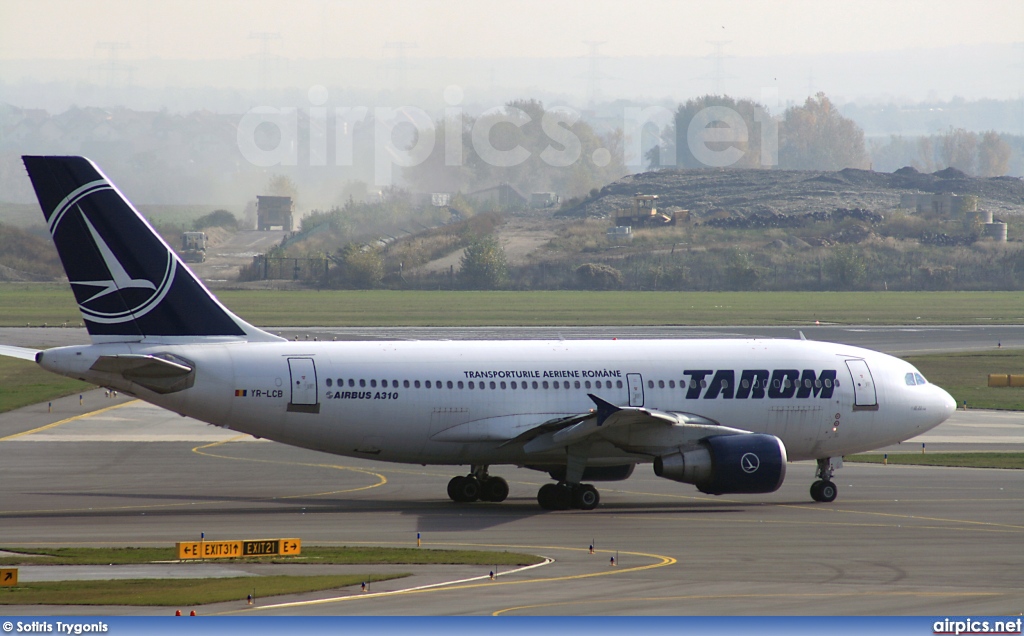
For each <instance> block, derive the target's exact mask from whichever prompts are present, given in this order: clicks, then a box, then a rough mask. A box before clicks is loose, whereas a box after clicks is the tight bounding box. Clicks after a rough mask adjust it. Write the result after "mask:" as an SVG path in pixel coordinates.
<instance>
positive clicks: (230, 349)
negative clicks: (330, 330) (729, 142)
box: [0, 157, 955, 510]
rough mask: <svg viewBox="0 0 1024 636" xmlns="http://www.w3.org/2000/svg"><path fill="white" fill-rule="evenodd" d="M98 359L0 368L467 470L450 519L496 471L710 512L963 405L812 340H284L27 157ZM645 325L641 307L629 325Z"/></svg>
mask: <svg viewBox="0 0 1024 636" xmlns="http://www.w3.org/2000/svg"><path fill="white" fill-rule="evenodd" d="M24 162H25V167H26V168H27V169H28V174H29V177H30V178H31V180H32V185H33V187H34V188H35V191H36V195H37V196H38V198H39V204H40V206H41V207H42V210H43V213H44V215H45V217H46V221H47V223H48V226H49V230H50V234H51V235H52V236H53V240H54V243H55V244H56V246H57V251H58V252H59V254H60V258H61V261H62V262H63V264H64V269H65V271H66V272H67V275H68V280H69V281H70V283H71V288H72V290H73V291H74V294H75V299H76V300H77V302H78V306H79V309H80V310H81V312H82V316H83V317H84V320H85V325H86V328H87V329H88V332H89V336H90V338H91V341H92V344H90V345H86V346H72V347H58V348H54V349H48V350H45V351H35V350H32V349H24V348H20V347H10V346H8V347H0V353H2V354H4V355H11V356H16V357H21V358H25V359H30V360H35V361H36V362H37V363H38V364H39V365H40V366H42V367H43V368H44V369H47V370H49V371H52V372H54V373H59V374H61V375H66V376H69V377H73V378H78V379H81V380H85V381H86V382H91V383H93V384H97V385H100V386H105V387H110V388H113V389H116V390H118V391H122V392H124V393H127V394H130V395H134V396H137V397H139V398H141V399H143V400H145V401H147V402H151V403H153V404H156V405H158V406H161V407H163V408H166V409H169V410H171V411H174V412H176V413H180V414H181V415H187V416H189V417H193V418H196V419H198V420H202V421H204V422H208V423H210V424H213V425H216V426H221V427H225V428H229V429H232V430H235V431H240V432H243V433H248V434H251V435H254V436H257V437H262V438H267V439H271V440H275V441H278V442H282V443H285V444H292V445H295V446H301V447H304V448H310V449H313V450H318V451H325V452H328V453H335V454H338V455H346V456H350V457H362V458H370V459H378V460H382V461H389V462H406V463H415V464H443V465H451V466H459V465H462V466H465V465H468V466H471V468H470V471H469V474H466V475H459V476H456V477H453V478H452V480H451V481H450V482H449V484H448V495H449V497H451V499H453V500H454V501H457V502H471V501H477V500H482V501H491V502H499V501H503V500H504V499H505V498H506V497H507V496H508V492H509V489H508V484H507V482H506V481H505V480H504V479H502V478H501V477H497V476H493V475H491V474H490V467H491V466H495V465H499V464H512V465H517V466H523V467H527V468H532V469H535V470H539V471H542V472H546V473H549V474H550V476H551V478H552V479H553V480H555V482H556V483H548V484H546V485H544V486H542V487H541V488H540V490H539V492H538V493H537V500H538V503H539V504H540V505H541V507H542V508H545V509H548V510H564V509H570V508H577V509H583V510H590V509H593V508H594V507H596V506H597V505H598V501H599V494H598V491H597V490H596V489H595V488H594V486H592V485H590V484H588V483H584V482H585V481H602V480H621V479H626V478H627V477H629V475H630V474H631V473H632V472H633V469H634V468H635V466H636V465H637V464H653V465H654V472H655V474H656V475H658V476H659V477H664V478H666V479H671V480H675V481H679V482H683V483H688V484H693V485H695V486H696V487H697V488H698V489H699V490H701V491H702V492H705V493H711V494H729V493H769V492H773V491H775V490H777V489H778V488H779V486H781V484H782V481H783V479H784V478H785V475H786V464H787V463H788V462H790V461H799V460H810V459H813V460H816V461H817V480H816V481H815V482H814V483H813V484H812V485H811V497H812V498H813V499H814V500H815V501H820V502H831V501H833V500H834V499H835V497H836V486H835V484H834V483H833V482H832V475H833V471H834V470H835V469H836V468H838V467H840V466H841V465H842V456H843V455H845V454H848V453H856V452H861V451H866V450H870V449H873V448H878V447H880V446H885V445H888V444H893V443H895V442H899V441H902V440H905V439H908V438H910V437H913V436H915V435H918V434H920V433H922V432H924V431H927V430H929V429H931V428H933V427H935V426H937V425H938V424H940V423H941V422H943V421H944V420H946V419H947V418H948V417H949V416H950V414H952V412H953V410H954V408H955V402H954V401H953V399H952V398H951V397H950V396H949V394H948V393H946V392H945V391H943V390H942V389H941V388H939V387H937V386H935V385H932V384H929V383H928V382H927V381H925V379H924V378H923V377H922V376H921V374H920V373H918V371H917V369H915V368H914V367H913V366H911V365H910V364H908V363H906V362H904V361H902V360H899V359H897V358H893V357H891V356H888V355H884V354H881V353H878V352H875V351H869V350H865V349H860V348H856V347H851V346H847V345H842V344H830V343H824V342H812V341H806V340H761V339H747V340H725V339H723V340H656V341H643V340H632V341H631V340H604V341H595V340H590V341H557V342H542V341H494V342H478V341H473V342H452V341H444V342H291V341H288V340H285V339H282V338H279V337H277V336H274V335H272V334H269V333H266V332H265V331H262V330H260V329H257V328H256V327H253V326H252V325H250V324H248V323H246V322H245V321H244V320H242V319H241V318H239V317H238V316H236V315H234V314H233V313H231V312H230V311H229V310H228V309H227V308H225V307H224V306H223V305H222V304H221V303H220V302H219V301H218V300H217V299H216V298H215V297H214V296H213V294H211V293H210V292H209V291H208V290H207V289H206V287H205V286H204V285H203V284H202V282H200V281H199V279H198V278H197V277H196V276H195V275H194V274H193V273H192V272H191V271H190V270H189V268H188V266H186V265H185V264H184V263H183V262H182V261H181V260H180V259H179V258H178V257H177V256H176V255H175V253H174V252H173V251H172V250H171V248H170V247H168V246H167V244H166V243H165V242H164V241H163V240H162V239H161V238H160V237H159V236H158V235H157V234H156V233H155V232H154V231H153V229H152V228H151V227H150V225H149V224H148V223H147V222H146V220H145V219H144V218H143V217H142V216H141V215H140V214H139V213H138V212H137V211H136V210H135V209H134V208H133V207H132V205H131V203H129V202H128V200H127V199H126V198H125V197H124V196H123V195H122V194H121V192H120V191H119V190H118V189H117V188H116V187H115V186H114V185H113V184H112V183H111V182H110V180H109V179H107V177H106V176H105V175H104V174H103V173H102V172H101V171H100V170H99V168H98V167H97V166H95V165H94V164H93V163H92V162H90V161H89V160H88V159H85V158H82V157H24ZM638 310H639V311H642V308H638Z"/></svg>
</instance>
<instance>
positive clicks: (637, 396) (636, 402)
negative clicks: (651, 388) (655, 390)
mask: <svg viewBox="0 0 1024 636" xmlns="http://www.w3.org/2000/svg"><path fill="white" fill-rule="evenodd" d="M626 384H627V385H628V387H629V405H630V406H643V405H644V379H643V377H641V376H640V374H639V373H627V374H626Z"/></svg>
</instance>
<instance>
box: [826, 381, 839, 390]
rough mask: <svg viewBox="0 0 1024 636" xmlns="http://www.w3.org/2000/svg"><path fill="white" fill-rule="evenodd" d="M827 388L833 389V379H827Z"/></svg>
mask: <svg viewBox="0 0 1024 636" xmlns="http://www.w3.org/2000/svg"><path fill="white" fill-rule="evenodd" d="M837 384H838V383H837ZM825 388H826V389H831V388H832V380H825Z"/></svg>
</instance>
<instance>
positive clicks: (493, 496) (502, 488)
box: [480, 477, 508, 503]
mask: <svg viewBox="0 0 1024 636" xmlns="http://www.w3.org/2000/svg"><path fill="white" fill-rule="evenodd" d="M507 497H508V482H507V481H505V480H504V479H502V478H501V477H488V478H487V479H485V480H484V483H483V484H481V485H480V500H481V501H493V502H494V503H498V502H502V501H505V499H506V498H507Z"/></svg>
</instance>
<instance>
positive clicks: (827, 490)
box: [811, 479, 839, 503]
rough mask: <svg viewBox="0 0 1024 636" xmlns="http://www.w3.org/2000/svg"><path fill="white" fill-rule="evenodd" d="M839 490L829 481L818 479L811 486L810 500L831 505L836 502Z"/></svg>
mask: <svg viewBox="0 0 1024 636" xmlns="http://www.w3.org/2000/svg"><path fill="white" fill-rule="evenodd" d="M838 494H839V490H838V489H837V488H836V485H835V484H833V483H832V482H831V481H825V480H823V479H819V480H818V481H816V482H814V483H813V484H811V499H813V500H815V501H818V502H821V503H832V502H833V501H835V500H836V495H838Z"/></svg>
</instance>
